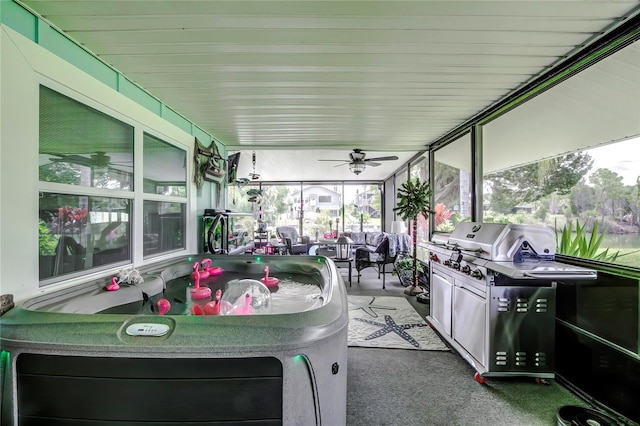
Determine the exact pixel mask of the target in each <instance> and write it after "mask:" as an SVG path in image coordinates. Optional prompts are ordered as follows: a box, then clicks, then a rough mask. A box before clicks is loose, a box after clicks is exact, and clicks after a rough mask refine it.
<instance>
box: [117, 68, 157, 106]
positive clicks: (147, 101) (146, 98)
mask: <svg viewBox="0 0 640 426" xmlns="http://www.w3.org/2000/svg"><path fill="white" fill-rule="evenodd" d="M118 82H119V84H118V92H120V93H122V94H123V95H125V96H126V97H128V98H129V99H131V100H133V101H134V102H137V103H138V104H140V105H142V106H143V107H145V108H146V109H148V110H149V111H151V112H153V113H154V114H156V115H160V113H161V111H162V102H160V101H159V100H158V99H156V98H154V97H153V96H151V95H150V94H149V93H147V92H145V91H144V90H142V89H141V88H140V86H137V85H135V84H133V83H132V82H131V81H129V80H127V79H126V78H125V77H123V76H122V74H118Z"/></svg>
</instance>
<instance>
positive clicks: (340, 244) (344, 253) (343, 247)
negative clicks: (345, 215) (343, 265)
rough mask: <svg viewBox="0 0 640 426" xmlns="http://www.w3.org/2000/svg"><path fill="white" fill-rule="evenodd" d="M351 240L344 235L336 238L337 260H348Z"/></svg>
mask: <svg viewBox="0 0 640 426" xmlns="http://www.w3.org/2000/svg"><path fill="white" fill-rule="evenodd" d="M352 244H353V240H352V239H351V238H349V237H345V236H344V235H342V236H340V237H339V238H338V239H337V240H336V259H337V260H349V259H350V258H351V245H352Z"/></svg>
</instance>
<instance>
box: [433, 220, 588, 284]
mask: <svg viewBox="0 0 640 426" xmlns="http://www.w3.org/2000/svg"><path fill="white" fill-rule="evenodd" d="M432 244H433V245H435V246H436V247H441V248H444V249H446V250H447V251H448V252H451V253H460V254H463V255H464V259H465V262H467V264H469V262H471V263H472V264H473V265H475V266H476V267H477V266H484V267H486V268H488V269H491V270H492V271H494V272H497V273H499V274H502V275H504V276H507V277H510V278H512V279H544V280H559V279H566V280H569V279H572V280H591V279H595V278H596V277H597V272H596V271H594V270H592V269H587V268H582V267H579V266H573V265H568V264H565V263H560V262H556V261H555V254H556V253H555V247H556V238H555V234H554V232H553V231H552V230H551V229H549V228H544V227H539V226H533V225H516V224H510V223H481V222H462V223H460V224H458V226H457V227H456V229H455V230H454V231H453V232H452V233H451V235H450V236H449V237H448V238H447V237H445V236H444V235H442V234H440V235H434V237H433V239H432ZM452 256H453V255H452ZM462 257H463V256H460V259H455V260H454V263H458V266H459V262H460V260H461V259H462ZM452 259H453V257H452ZM473 259H482V260H481V261H478V260H473ZM483 261H484V262H483Z"/></svg>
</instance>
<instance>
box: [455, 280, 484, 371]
mask: <svg viewBox="0 0 640 426" xmlns="http://www.w3.org/2000/svg"><path fill="white" fill-rule="evenodd" d="M453 305H454V307H453V312H454V318H453V338H454V339H455V340H456V341H457V342H458V343H460V344H461V345H462V346H463V347H464V348H465V350H466V351H467V352H469V354H470V355H471V356H472V357H474V358H475V359H476V360H477V361H478V362H480V364H482V365H483V366H486V365H487V360H486V356H485V340H486V335H485V334H486V331H487V319H486V318H487V315H486V313H487V307H486V306H487V304H486V299H485V298H484V297H482V296H480V295H478V294H475V293H474V292H472V291H471V290H470V289H468V288H465V287H461V286H457V285H456V286H455V287H454V296H453Z"/></svg>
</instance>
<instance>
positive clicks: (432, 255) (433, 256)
mask: <svg viewBox="0 0 640 426" xmlns="http://www.w3.org/2000/svg"><path fill="white" fill-rule="evenodd" d="M429 257H430V258H431V260H432V261H433V262H437V261H438V255H437V254H435V253H431V256H429Z"/></svg>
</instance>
